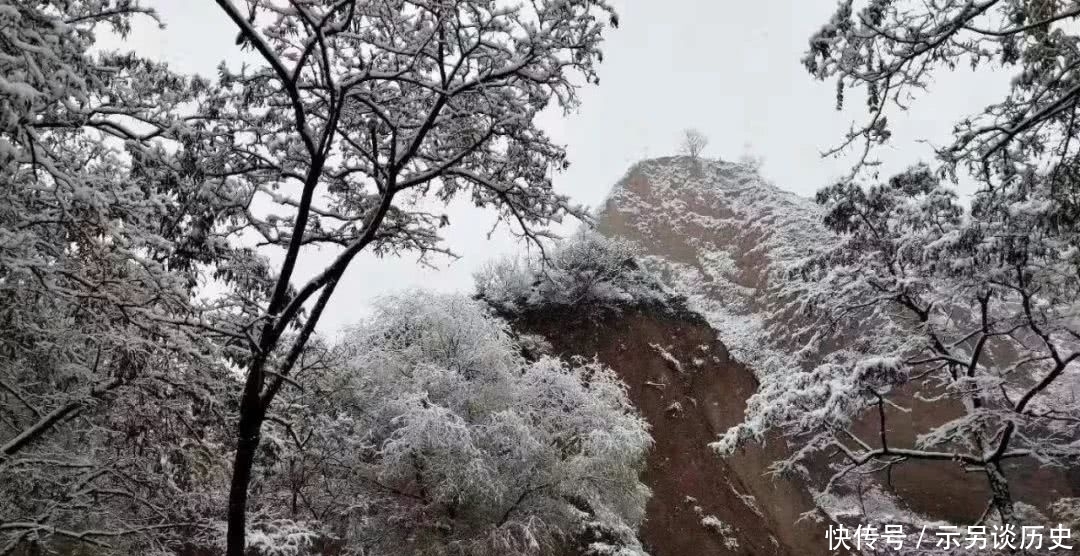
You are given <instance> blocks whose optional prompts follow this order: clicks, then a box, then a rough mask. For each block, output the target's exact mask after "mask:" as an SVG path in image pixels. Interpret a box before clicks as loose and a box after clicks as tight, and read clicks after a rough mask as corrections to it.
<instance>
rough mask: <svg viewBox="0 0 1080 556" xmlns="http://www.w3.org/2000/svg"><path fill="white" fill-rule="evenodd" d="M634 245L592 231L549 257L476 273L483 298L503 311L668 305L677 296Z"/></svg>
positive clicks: (507, 261) (494, 265)
mask: <svg viewBox="0 0 1080 556" xmlns="http://www.w3.org/2000/svg"><path fill="white" fill-rule="evenodd" d="M637 255H638V252H637V250H636V249H635V248H634V246H633V244H632V243H630V242H628V241H626V240H622V239H617V238H608V237H604V236H602V235H600V234H598V233H595V232H591V231H586V232H582V233H579V234H577V235H575V236H574V237H573V238H570V239H568V240H566V241H564V242H563V243H561V244H559V245H558V246H557V247H556V248H555V249H554V250H552V251H551V252H549V253H548V256H547V257H540V258H536V259H524V260H523V259H521V258H506V259H502V260H499V261H496V262H493V263H491V264H489V265H488V266H487V267H485V268H484V269H482V270H481V271H480V272H478V273H477V274H476V290H477V295H478V297H480V298H481V299H483V300H484V301H486V302H488V303H489V304H491V305H492V306H493V307H495V308H496V309H498V310H499V311H503V312H507V313H516V312H520V311H523V310H527V309H530V308H538V307H545V306H585V305H592V306H607V307H620V306H629V305H641V304H660V305H664V304H667V303H669V302H670V301H671V299H672V294H671V293H670V292H669V291H668V290H667V289H666V288H665V287H664V286H663V285H662V284H661V282H660V280H658V279H657V277H656V276H655V275H654V274H653V273H652V272H650V271H649V270H647V269H646V268H644V267H642V266H641V264H640V263H639V261H638V259H637Z"/></svg>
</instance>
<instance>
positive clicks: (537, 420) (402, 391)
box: [254, 291, 651, 555]
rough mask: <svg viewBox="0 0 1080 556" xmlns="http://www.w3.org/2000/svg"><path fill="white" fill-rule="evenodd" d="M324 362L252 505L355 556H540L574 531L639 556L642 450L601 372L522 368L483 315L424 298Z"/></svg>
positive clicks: (514, 349) (567, 365)
mask: <svg viewBox="0 0 1080 556" xmlns="http://www.w3.org/2000/svg"><path fill="white" fill-rule="evenodd" d="M326 361H328V362H329V363H328V364H320V365H317V366H312V367H311V369H310V370H308V371H304V373H303V374H300V375H298V377H299V379H301V380H303V383H304V385H305V388H304V390H303V391H299V390H288V391H285V392H283V396H282V398H281V399H280V400H279V409H278V411H277V412H276V415H277V417H275V418H274V420H273V421H272V423H271V424H270V425H269V428H268V435H267V440H266V442H265V449H266V450H268V451H269V452H270V453H272V454H273V457H272V458H269V459H270V460H272V461H273V464H272V469H270V470H269V471H268V472H267V473H266V474H265V476H266V479H265V480H257V481H256V482H255V483H254V484H255V488H256V489H258V490H259V491H260V492H261V493H262V496H261V504H260V506H262V505H266V506H269V507H275V506H276V507H284V508H290V509H291V513H292V514H293V515H292V516H290V517H291V518H292V519H297V520H318V521H321V522H323V523H324V524H326V525H327V526H328V527H329V531H328V532H329V533H330V534H331V535H333V536H335V537H337V538H339V539H341V541H340V542H341V544H342V545H343V546H344V547H345V548H346V549H348V550H351V551H352V552H351V553H357V554H371V555H380V554H403V553H408V554H476V555H481V554H491V555H496V554H498V555H504V554H542V553H551V552H552V551H553V550H554V548H555V547H559V546H567V545H569V544H570V543H571V542H574V541H575V538H576V537H577V536H578V535H581V534H582V533H584V532H585V530H586V528H587V527H588V528H589V530H590V531H591V532H595V531H598V530H602V531H606V532H607V533H608V537H607V538H608V540H609V541H611V540H612V539H617V540H618V541H619V543H621V547H622V549H623V550H624V552H621V553H623V554H638V553H641V552H640V547H639V546H638V544H637V541H636V533H635V532H636V530H637V526H638V524H639V523H640V521H641V519H642V517H643V515H644V504H645V501H646V499H647V498H648V494H649V493H648V489H647V488H646V487H645V486H644V485H643V484H642V483H641V482H640V480H639V478H638V475H639V473H640V471H641V469H642V466H643V464H644V455H645V452H646V450H647V449H648V448H649V446H650V444H651V439H650V437H649V434H648V430H647V425H646V424H645V422H644V421H643V420H642V419H641V417H640V416H638V414H637V412H636V411H635V410H634V409H633V408H632V406H631V405H630V403H629V400H628V398H627V395H626V392H625V386H624V385H623V383H622V382H621V381H620V380H619V379H618V377H617V376H616V375H615V374H614V373H613V372H612V371H611V370H610V369H607V368H605V367H603V366H602V365H599V364H597V363H594V362H589V361H584V360H574V361H571V362H565V361H561V360H558V359H554V358H552V357H548V356H542V357H539V358H536V359H532V360H527V359H525V358H524V357H523V356H522V346H521V345H519V344H518V342H517V341H515V339H514V338H513V337H512V335H511V332H510V330H509V328H508V326H507V324H506V323H505V322H504V321H502V320H501V319H499V318H497V317H495V316H493V315H492V314H491V309H490V308H488V306H487V305H486V304H484V303H483V302H480V301H474V300H471V299H468V298H466V297H463V296H456V295H452V296H445V295H435V294H431V293H427V292H423V291H416V292H410V293H406V294H402V295H399V296H395V297H391V298H387V299H384V300H382V301H381V303H380V304H379V306H378V307H377V310H376V312H375V314H374V315H372V316H371V317H370V318H369V319H367V321H366V322H365V323H364V324H363V325H361V326H359V327H357V328H356V329H354V330H352V331H351V332H349V333H348V334H347V335H346V337H345V339H344V340H343V341H342V343H341V344H340V345H339V346H337V347H336V348H335V349H334V350H331V352H330V354H329V355H328V359H327V360H326ZM595 548H597V549H599V548H600V547H599V546H597V547H595Z"/></svg>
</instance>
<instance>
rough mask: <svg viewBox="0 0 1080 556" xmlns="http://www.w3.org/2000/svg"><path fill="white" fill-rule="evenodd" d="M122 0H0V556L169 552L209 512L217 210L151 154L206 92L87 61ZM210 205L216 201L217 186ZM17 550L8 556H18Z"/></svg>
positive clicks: (141, 13)
mask: <svg viewBox="0 0 1080 556" xmlns="http://www.w3.org/2000/svg"><path fill="white" fill-rule="evenodd" d="M151 15H152V14H150V13H149V11H148V10H146V9H144V8H141V7H140V6H139V5H138V3H136V2H119V3H118V2H112V1H106V0H76V1H71V2H34V1H31V2H25V1H10V0H0V553H3V554H6V553H9V552H10V551H11V550H13V549H14V547H16V546H19V545H22V546H23V547H26V546H30V547H32V546H35V545H36V546H38V547H42V548H45V547H49V546H52V545H54V543H62V544H65V545H68V546H71V545H76V544H78V543H86V544H90V545H94V546H95V547H96V548H94V550H97V551H98V552H99V553H108V552H112V553H121V554H129V553H140V554H153V553H167V552H169V551H173V550H175V549H177V548H178V547H179V546H180V545H181V543H183V542H185V541H189V540H190V541H192V542H193V543H195V544H198V543H199V542H201V541H202V540H203V538H204V536H205V535H206V534H208V533H207V531H208V530H209V526H210V523H211V521H212V520H213V519H214V517H215V516H220V515H222V514H223V511H224V504H223V500H222V499H221V497H220V494H221V492H222V488H223V485H224V484H225V479H226V476H227V468H226V466H225V465H224V463H225V462H224V461H223V457H224V456H226V455H227V453H228V450H229V444H230V443H229V442H227V439H225V438H224V437H223V436H222V432H223V431H224V430H225V429H224V427H223V424H224V423H223V421H224V418H223V415H222V412H223V411H225V409H226V408H225V404H226V403H228V401H229V399H230V398H229V396H228V392H229V390H230V389H232V388H234V387H235V386H236V384H235V382H234V381H233V380H232V378H231V376H230V375H229V374H228V373H227V372H226V371H225V369H224V366H223V364H222V355H223V353H224V351H225V350H224V349H222V348H223V346H222V344H219V343H216V342H215V341H214V340H217V339H219V338H220V337H219V336H217V335H216V334H215V333H213V332H212V331H211V330H210V329H204V328H202V327H201V326H200V324H201V322H200V319H199V318H198V315H199V312H200V311H201V309H202V308H201V307H200V306H199V303H198V302H197V301H196V293H197V292H196V289H195V288H196V285H197V282H198V271H197V270H196V269H197V266H198V265H199V264H200V263H205V262H207V258H206V257H208V256H212V257H213V258H214V259H215V260H217V261H219V262H221V263H222V264H240V263H239V262H238V261H239V260H242V258H243V255H244V254H245V253H246V252H244V251H242V250H232V249H230V248H228V247H227V246H224V245H213V246H210V245H204V244H201V243H200V239H198V238H205V228H203V226H204V224H205V219H206V217H207V215H214V214H218V215H220V216H221V217H222V218H228V217H229V216H230V214H231V211H230V210H229V209H228V208H225V207H222V206H221V204H220V203H218V200H219V199H218V198H217V197H216V196H215V195H211V194H209V192H208V191H207V190H205V189H203V188H202V184H201V183H200V182H199V181H198V180H197V179H195V177H194V174H195V172H194V170H193V169H192V167H191V166H190V165H189V163H190V162H191V160H189V159H187V158H185V156H184V155H183V154H182V153H177V152H176V151H175V150H167V149H164V148H162V146H161V144H162V142H164V141H173V142H181V141H182V140H185V139H187V138H189V136H185V135H184V133H183V132H182V131H181V128H182V127H183V126H182V124H181V121H180V120H179V119H178V118H177V117H176V111H177V109H178V107H179V106H181V105H185V104H187V103H190V102H193V101H194V99H196V98H197V97H198V96H199V95H201V94H203V92H204V91H205V90H206V88H207V86H208V85H207V83H206V82H204V81H203V80H200V79H192V78H184V77H181V76H177V75H175V74H173V73H171V72H170V71H168V69H167V68H166V67H164V66H163V65H161V64H157V63H154V62H151V61H148V60H145V59H141V58H140V57H138V56H134V55H126V54H114V53H100V54H93V53H92V51H93V50H94V48H93V47H94V44H95V33H97V32H103V31H105V30H108V29H111V30H113V31H114V32H118V33H121V34H122V33H125V32H126V31H127V30H128V28H129V26H130V23H131V19H132V18H133V17H150V16H151ZM220 194H221V195H227V194H228V189H227V188H225V187H222V188H221V190H220ZM21 549H22V548H20V550H21Z"/></svg>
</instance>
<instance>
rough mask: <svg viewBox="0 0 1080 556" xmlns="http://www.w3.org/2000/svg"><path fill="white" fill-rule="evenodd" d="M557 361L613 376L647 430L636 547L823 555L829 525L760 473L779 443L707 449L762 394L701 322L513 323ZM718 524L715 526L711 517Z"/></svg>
mask: <svg viewBox="0 0 1080 556" xmlns="http://www.w3.org/2000/svg"><path fill="white" fill-rule="evenodd" d="M515 327H516V328H517V330H519V331H520V332H522V333H530V334H538V335H541V336H544V337H545V338H547V340H548V341H549V342H550V343H551V344H552V347H553V349H554V351H555V352H556V353H557V354H559V355H563V356H572V355H581V356H585V357H590V358H591V357H596V358H598V359H599V360H600V361H601V362H603V363H604V364H606V365H608V366H610V367H611V368H613V369H615V370H616V371H617V372H618V373H619V374H620V376H621V377H622V378H623V380H624V381H625V382H626V383H627V386H628V388H629V394H630V397H631V399H632V401H633V402H634V404H635V405H636V406H637V407H638V409H639V410H640V411H641V412H642V414H643V415H644V417H645V418H646V419H647V420H648V421H649V423H650V424H651V426H652V434H653V437H654V438H655V441H656V444H655V446H654V448H653V449H652V451H651V452H650V455H649V460H648V463H647V470H646V472H645V476H644V481H645V483H646V484H648V485H649V487H650V488H651V489H652V490H653V497H652V499H651V500H650V501H649V505H648V509H647V518H646V519H647V521H646V523H645V524H644V525H643V527H642V530H641V538H642V541H643V542H644V543H645V544H646V548H647V549H648V550H649V552H650V554H653V555H654V556H686V555H699V554H700V555H709V554H755V555H767V554H783V555H787V554H791V555H804V554H809V555H812V554H826V553H828V551H827V550H826V549H827V544H826V540H825V532H824V529H825V526H824V525H823V524H821V523H817V522H815V521H814V520H812V519H804V520H801V521H800V520H799V517H800V515H801V514H802V513H804V512H807V511H810V510H813V508H814V506H813V503H812V500H811V498H810V496H809V493H808V492H807V490H806V489H805V488H803V487H802V486H801V485H800V484H798V483H797V482H796V481H792V480H789V479H786V478H781V477H775V478H774V477H770V476H766V475H765V471H766V469H767V468H768V465H769V462H771V461H772V460H773V459H775V458H776V457H777V456H779V455H781V453H782V452H783V450H784V445H783V443H782V442H771V443H768V444H767V445H766V446H763V447H759V446H751V447H747V448H746V449H745V450H744V451H743V452H742V453H740V454H737V455H735V456H732V457H726V458H722V457H720V456H719V455H717V454H716V453H715V452H713V451H712V450H710V449H709V448H708V446H707V445H708V444H709V442H712V441H713V440H715V439H716V437H717V434H718V433H720V432H722V431H723V430H725V429H727V428H728V427H729V426H731V425H734V424H735V423H737V422H738V421H739V420H740V419H741V418H742V415H743V410H744V408H745V401H746V399H747V397H749V396H750V395H751V394H752V393H753V392H754V390H755V389H756V388H757V381H756V379H755V378H754V376H753V374H752V373H750V372H749V371H748V370H747V369H746V368H745V367H743V366H742V365H741V364H739V363H738V362H736V361H734V360H733V359H732V358H731V357H730V356H729V354H728V351H727V349H726V348H725V347H724V346H723V344H721V343H720V342H719V341H718V340H717V339H716V332H715V331H714V330H713V329H712V328H710V327H709V325H708V324H707V323H705V322H704V321H703V320H702V319H701V318H700V317H697V316H696V315H686V314H679V315H676V314H665V313H664V312H662V311H651V310H640V309H630V310H626V311H624V312H623V313H621V314H619V315H614V316H612V315H609V316H607V317H605V318H597V317H589V316H586V315H585V314H582V313H578V312H574V311H567V310H563V311H544V312H538V313H534V314H531V315H527V316H524V317H521V318H519V319H517V321H516V322H515ZM709 516H713V518H714V519H715V520H717V521H714V520H712V519H707V518H708V517H709Z"/></svg>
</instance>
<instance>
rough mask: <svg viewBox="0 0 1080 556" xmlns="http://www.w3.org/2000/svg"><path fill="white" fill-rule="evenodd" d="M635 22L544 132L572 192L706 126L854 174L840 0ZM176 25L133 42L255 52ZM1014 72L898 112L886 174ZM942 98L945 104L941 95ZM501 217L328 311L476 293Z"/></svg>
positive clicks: (806, 188)
mask: <svg viewBox="0 0 1080 556" xmlns="http://www.w3.org/2000/svg"><path fill="white" fill-rule="evenodd" d="M612 1H613V3H614V4H615V5H616V7H617V8H618V9H619V13H620V19H621V27H620V28H619V29H616V30H613V31H611V32H610V33H609V34H608V38H607V41H606V43H605V47H604V54H605V62H604V64H603V65H602V66H601V70H600V86H599V87H590V88H588V89H586V90H584V91H583V95H582V96H583V100H584V103H583V106H582V108H581V109H580V110H579V112H578V113H577V114H574V115H572V116H571V117H569V118H563V117H562V116H561V114H556V113H552V114H550V115H547V116H546V117H545V118H544V121H543V122H542V123H543V126H544V128H545V129H546V130H547V131H548V132H549V133H550V134H551V135H552V136H553V137H554V138H555V139H556V140H557V141H559V142H561V143H563V144H565V145H567V148H568V150H569V156H570V161H571V168H570V170H569V171H568V172H566V173H564V174H562V175H560V176H558V177H557V178H556V179H557V181H556V185H557V187H558V189H559V190H560V191H561V192H563V193H566V194H568V195H570V196H571V197H572V198H573V199H574V200H575V201H577V202H579V203H582V204H585V205H589V206H598V205H600V204H601V203H602V201H603V199H604V197H605V196H606V195H607V193H608V191H609V190H610V188H611V186H612V185H613V184H614V183H615V182H616V181H617V180H618V179H619V178H620V177H621V176H622V175H623V174H624V173H625V171H626V170H627V168H628V167H629V166H630V165H631V164H632V163H634V162H635V161H637V160H640V159H642V158H646V157H656V156H666V155H670V154H674V152H675V150H676V148H677V145H678V141H679V133H680V130H682V129H684V128H686V127H695V128H698V129H700V130H701V131H703V132H705V133H706V134H707V135H708V136H709V138H710V144H709V146H708V148H707V149H706V151H705V155H706V156H710V157H719V158H724V159H729V160H732V159H737V158H738V157H740V156H741V155H742V154H744V153H746V152H748V151H749V152H750V153H752V154H754V155H756V156H760V157H763V158H764V166H763V168H762V172H763V173H764V175H765V176H766V177H767V178H768V179H769V180H771V181H773V182H774V183H775V184H776V185H777V186H779V187H781V188H784V189H787V190H790V191H794V192H796V193H799V194H802V195H807V196H809V195H812V194H813V193H814V191H816V190H817V189H818V188H820V187H822V186H825V185H828V184H829V183H830V182H831V180H834V179H835V178H836V177H838V176H841V175H843V174H844V173H845V172H846V171H847V170H848V169H849V165H850V161H849V160H844V159H822V158H821V157H820V155H819V153H820V152H821V151H822V150H824V149H826V148H828V147H831V146H833V145H835V144H836V143H837V141H838V140H839V139H840V138H841V137H842V136H843V133H844V132H845V131H846V130H847V129H848V127H849V125H850V124H851V122H852V119H853V118H857V117H862V116H863V113H862V112H863V111H862V110H861V109H860V108H859V104H860V102H859V100H858V99H857V98H855V97H854V96H852V97H851V98H849V99H848V101H849V105H851V106H854V108H855V109H854V110H851V109H848V110H845V112H844V113H838V112H837V111H836V110H835V109H834V105H835V87H834V84H833V83H821V82H817V81H814V80H813V79H812V78H811V77H810V76H809V74H807V73H806V71H805V70H804V69H803V67H802V65H801V63H800V59H801V58H802V54H803V52H804V50H805V48H806V45H807V39H808V38H809V36H810V35H811V34H812V33H813V32H814V31H815V30H816V29H817V28H818V27H819V26H820V25H821V24H822V23H824V22H825V21H826V20H827V18H828V17H829V15H830V14H831V13H832V11H833V9H834V8H835V6H836V1H835V0H751V1H747V0H612ZM151 3H152V4H155V5H156V7H157V8H158V10H159V12H160V14H161V16H162V20H163V21H164V23H165V24H166V28H165V29H163V30H162V29H158V28H157V27H156V26H154V25H140V26H138V27H137V28H136V30H135V32H134V33H133V34H132V35H131V36H129V37H128V40H127V41H126V43H125V44H123V45H120V47H121V48H130V49H134V50H136V51H137V52H139V53H140V54H143V55H146V56H150V57H154V58H158V59H163V60H166V61H168V62H169V63H170V64H171V65H172V67H173V68H174V69H176V70H178V71H182V72H196V73H201V74H204V75H207V76H213V75H214V74H215V68H216V66H217V65H218V63H220V62H221V61H222V60H229V61H230V62H235V61H236V60H238V59H240V58H241V57H242V56H243V55H242V54H241V52H240V50H239V48H238V47H237V46H236V45H235V43H234V39H235V37H236V29H235V27H233V26H232V24H231V22H229V21H228V19H227V18H226V17H225V16H224V14H223V13H221V11H220V9H219V8H218V7H217V6H216V4H215V3H214V1H213V0H156V1H152V2H151ZM1006 84H1007V76H1005V75H1002V74H996V75H995V74H993V73H990V72H981V73H977V74H976V73H972V72H971V71H970V70H960V71H959V72H957V73H956V74H952V75H946V76H942V78H941V79H940V81H939V82H938V83H935V84H934V87H935V89H934V91H935V93H934V96H933V97H932V98H928V99H924V101H923V102H916V103H915V104H914V105H913V107H912V109H911V111H910V112H907V113H905V114H903V116H902V117H899V118H896V117H894V118H892V120H891V121H892V125H893V131H894V140H893V145H894V147H892V148H890V149H889V150H885V151H882V152H880V153H879V158H881V159H882V160H883V162H884V163H885V165H884V167H883V173H888V172H890V171H895V170H897V169H901V168H903V167H905V166H908V165H910V164H912V163H914V162H917V161H919V160H925V159H929V158H930V156H931V151H930V148H929V147H928V146H926V145H925V144H921V143H919V142H918V141H919V140H927V141H930V142H931V143H943V142H944V141H945V139H946V138H947V137H948V133H949V131H950V130H951V129H952V125H953V123H954V121H955V120H956V119H957V118H958V117H959V116H961V115H964V114H967V113H972V112H974V111H977V110H978V109H979V108H981V107H982V106H984V105H986V104H988V103H989V102H991V101H993V100H994V99H995V98H999V97H1000V96H1001V95H1002V94H1003V92H1004V90H1005V86H1006ZM927 101H932V102H927ZM493 221H494V216H493V214H492V213H490V212H485V211H482V210H478V209H475V208H472V207H469V206H465V205H464V204H459V205H454V206H452V207H451V209H450V223H451V225H450V227H448V228H446V229H444V231H445V232H446V239H447V244H448V245H449V246H450V247H451V248H452V249H453V250H454V251H455V252H457V253H458V254H460V255H462V258H461V259H460V260H458V261H456V262H453V263H452V264H451V263H450V262H449V261H441V262H440V261H436V262H437V263H438V265H439V267H440V268H439V269H438V270H431V269H421V268H419V267H418V266H417V265H416V263H415V260H413V259H412V258H405V259H384V260H377V259H374V258H372V257H362V258H359V259H358V260H356V261H355V262H354V263H353V265H352V268H350V270H349V273H348V274H347V275H346V277H345V279H344V280H343V282H342V284H341V285H340V286H339V287H338V290H337V292H336V294H335V299H334V301H333V302H332V303H331V306H330V307H328V309H327V312H326V313H325V314H324V316H323V321H322V324H321V326H320V328H321V329H322V330H323V331H325V332H332V331H335V330H338V329H340V327H341V326H343V325H346V324H349V323H350V322H353V321H356V320H357V319H358V318H359V317H360V316H362V315H363V314H364V312H365V311H366V310H367V305H368V303H369V302H370V301H371V300H372V299H373V298H374V297H375V296H378V295H384V294H387V293H392V292H395V291H400V290H402V289H407V288H412V287H426V288H433V289H438V290H447V291H449V290H466V291H467V290H471V287H472V273H473V272H474V271H475V270H476V269H477V268H478V267H479V266H480V265H482V264H483V263H484V262H486V261H488V260H490V259H492V258H495V257H497V256H500V255H502V254H506V253H512V252H515V251H516V250H519V249H521V248H522V247H521V245H520V244H517V243H516V242H515V241H513V240H512V239H511V238H508V237H506V236H505V234H497V235H496V237H494V238H492V239H491V240H490V241H489V240H488V239H487V232H488V230H489V229H490V227H491V224H492V222H493ZM329 256H330V255H329V253H325V254H314V255H312V254H309V255H308V256H307V258H304V259H302V260H301V261H300V267H301V270H302V272H303V274H304V275H305V276H306V275H310V274H313V273H315V272H317V271H318V270H319V269H321V267H322V263H325V262H326V261H327V260H328V259H329Z"/></svg>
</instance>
